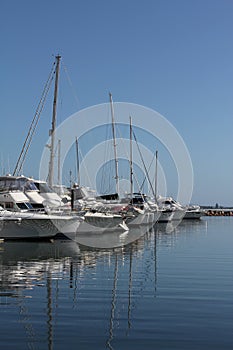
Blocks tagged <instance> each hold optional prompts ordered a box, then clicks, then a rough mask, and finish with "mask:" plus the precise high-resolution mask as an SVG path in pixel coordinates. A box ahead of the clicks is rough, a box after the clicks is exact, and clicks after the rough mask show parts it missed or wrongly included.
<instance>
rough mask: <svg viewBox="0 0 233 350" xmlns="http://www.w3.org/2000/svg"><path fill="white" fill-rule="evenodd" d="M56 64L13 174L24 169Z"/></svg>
mask: <svg viewBox="0 0 233 350" xmlns="http://www.w3.org/2000/svg"><path fill="white" fill-rule="evenodd" d="M54 65H55V62H54V63H53V66H52V69H51V71H50V74H49V77H48V79H47V81H46V84H45V86H44V89H43V92H42V96H41V99H40V101H39V104H38V106H37V109H36V113H35V115H34V117H33V120H32V122H31V125H30V128H29V131H28V134H27V136H26V139H25V141H24V144H23V147H22V150H21V152H20V155H19V158H18V160H17V163H16V166H15V169H14V172H13V175H15V174H16V173H19V172H20V171H21V169H22V166H23V162H24V160H25V157H26V153H27V151H28V148H29V146H30V144H31V140H32V136H33V134H34V132H35V129H36V126H37V124H38V121H39V118H40V114H41V112H42V110H43V107H44V104H45V100H46V97H47V95H48V92H49V89H50V86H51V83H52V80H53V74H54ZM28 142H29V144H28V145H27V143H28ZM19 165H20V166H19Z"/></svg>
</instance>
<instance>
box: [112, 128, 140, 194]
mask: <svg viewBox="0 0 233 350" xmlns="http://www.w3.org/2000/svg"><path fill="white" fill-rule="evenodd" d="M116 127H117V132H118V134H119V135H120V139H121V141H122V144H123V146H124V152H125V154H126V158H127V161H128V163H129V165H130V159H129V158H130V157H129V153H128V150H127V147H126V143H125V138H124V137H123V136H122V133H121V131H120V128H119V126H118V124H116ZM133 179H134V180H135V181H136V184H137V188H138V191H139V192H140V193H141V189H140V185H139V181H138V178H137V176H136V174H135V172H134V173H133ZM141 194H142V193H141Z"/></svg>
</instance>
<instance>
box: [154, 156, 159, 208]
mask: <svg viewBox="0 0 233 350" xmlns="http://www.w3.org/2000/svg"><path fill="white" fill-rule="evenodd" d="M157 191H158V151H156V152H155V202H157Z"/></svg>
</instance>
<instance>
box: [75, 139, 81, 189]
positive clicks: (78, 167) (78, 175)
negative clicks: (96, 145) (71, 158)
mask: <svg viewBox="0 0 233 350" xmlns="http://www.w3.org/2000/svg"><path fill="white" fill-rule="evenodd" d="M75 145H76V159H77V180H78V185H79V186H80V166H79V149H78V139H77V137H76V139H75Z"/></svg>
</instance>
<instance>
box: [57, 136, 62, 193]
mask: <svg viewBox="0 0 233 350" xmlns="http://www.w3.org/2000/svg"><path fill="white" fill-rule="evenodd" d="M57 182H58V185H61V140H58V161H57ZM59 191H60V190H59Z"/></svg>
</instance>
